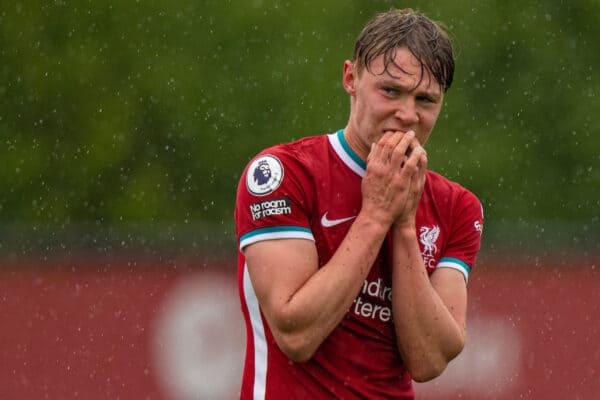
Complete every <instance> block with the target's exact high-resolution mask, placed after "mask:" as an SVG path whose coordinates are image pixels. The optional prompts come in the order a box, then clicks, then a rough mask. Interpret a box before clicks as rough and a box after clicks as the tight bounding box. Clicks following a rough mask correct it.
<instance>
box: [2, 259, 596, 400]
mask: <svg viewBox="0 0 600 400" xmlns="http://www.w3.org/2000/svg"><path fill="white" fill-rule="evenodd" d="M42 264H43V265H42ZM208 264H210V265H208ZM0 275H1V277H0V307H1V309H2V312H1V313H0V319H1V321H0V326H2V329H0V351H1V353H2V356H1V361H0V398H2V399H42V398H49V399H76V398H81V399H106V398H113V399H117V398H118V399H166V400H179V399H233V398H236V397H238V390H239V382H240V376H241V364H242V359H243V355H244V350H245V347H244V346H245V345H244V339H245V332H244V326H243V322H242V317H241V313H240V311H239V300H238V295H237V287H236V272H235V261H232V260H224V261H223V260H220V261H214V262H212V261H211V262H210V263H207V262H206V261H197V260H196V261H194V260H178V261H177V260H176V261H173V260H171V261H169V262H168V263H163V262H158V261H152V260H150V261H149V260H145V261H131V260H129V261H128V260H125V259H124V260H118V261H115V260H111V261H103V260H99V259H94V260H93V261H91V262H90V261H82V260H77V261H74V260H67V261H52V262H48V261H44V262H43V263H42V262H40V263H39V265H38V264H36V263H24V262H23V261H19V262H16V261H14V260H12V261H7V262H4V265H3V266H2V268H1V269H0ZM599 289H600V275H599V273H598V258H593V257H592V258H590V257H587V258H585V259H584V260H577V261H575V260H573V262H572V263H570V264H568V265H567V264H566V263H564V262H559V261H555V262H548V261H541V260H536V259H532V260H523V261H519V262H515V261H510V262H502V261H500V260H482V261H481V262H480V263H479V265H478V269H477V270H475V271H474V273H473V274H472V277H471V280H470V282H469V323H468V339H467V345H466V347H465V350H464V351H463V353H461V355H460V356H459V357H458V358H457V359H456V360H454V361H453V362H452V363H451V364H450V366H449V367H448V369H447V370H446V371H445V372H444V374H443V375H442V376H441V377H439V378H437V379H436V380H434V381H431V382H428V383H425V384H417V385H416V392H417V398H418V399H448V398H462V399H514V398H522V399H540V398H544V399H564V398H570V399H590V398H594V397H595V396H597V394H598V393H600V378H599V376H600V304H599V302H598V290H599Z"/></svg>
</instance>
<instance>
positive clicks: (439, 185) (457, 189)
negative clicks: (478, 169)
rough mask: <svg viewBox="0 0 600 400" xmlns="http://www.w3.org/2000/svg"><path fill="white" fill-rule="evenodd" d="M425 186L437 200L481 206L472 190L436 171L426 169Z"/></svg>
mask: <svg viewBox="0 0 600 400" xmlns="http://www.w3.org/2000/svg"><path fill="white" fill-rule="evenodd" d="M425 186H426V191H427V192H428V193H429V194H430V195H431V196H433V197H435V198H436V199H437V200H438V201H442V202H448V203H452V204H457V203H460V204H464V205H467V204H470V205H474V204H476V205H478V207H481V202H480V201H479V199H478V198H477V196H476V195H475V194H474V193H473V192H471V191H470V190H469V189H467V188H465V187H464V186H462V185H461V184H460V183H458V182H455V181H453V180H450V179H448V178H446V177H445V176H443V175H441V174H439V173H437V172H434V171H430V170H427V178H426V181H425Z"/></svg>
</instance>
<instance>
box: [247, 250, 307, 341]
mask: <svg viewBox="0 0 600 400" xmlns="http://www.w3.org/2000/svg"><path fill="white" fill-rule="evenodd" d="M244 256H245V259H246V265H247V268H248V273H249V275H250V280H251V282H252V286H253V288H254V291H255V293H256V296H257V298H258V302H259V304H260V307H261V309H262V311H263V314H264V315H265V317H266V318H267V321H268V322H269V325H270V327H271V330H272V331H273V333H274V334H277V331H279V330H282V331H285V330H287V328H288V327H289V325H290V324H292V325H293V324H294V323H296V321H293V320H291V318H289V316H290V315H291V314H292V312H293V310H289V307H288V305H289V302H290V300H291V298H292V296H293V295H294V294H295V293H296V292H297V291H298V290H299V289H300V288H301V287H302V286H303V285H304V284H305V283H306V281H307V280H308V279H309V278H310V277H311V276H312V275H313V274H314V273H315V272H316V271H317V269H318V257H317V250H316V247H315V244H314V242H313V241H312V240H305V239H276V240H265V241H261V242H257V243H253V244H251V245H249V246H247V247H246V248H245V249H244Z"/></svg>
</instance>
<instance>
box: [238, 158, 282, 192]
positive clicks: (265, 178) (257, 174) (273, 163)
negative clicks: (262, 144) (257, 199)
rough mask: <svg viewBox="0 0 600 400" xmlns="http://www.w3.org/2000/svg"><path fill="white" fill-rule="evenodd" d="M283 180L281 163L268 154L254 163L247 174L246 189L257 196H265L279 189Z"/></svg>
mask: <svg viewBox="0 0 600 400" xmlns="http://www.w3.org/2000/svg"><path fill="white" fill-rule="evenodd" d="M282 180H283V166H282V164H281V161H279V159H278V158H277V157H275V156H273V155H270V154H267V155H264V156H262V157H259V158H257V159H255V160H254V161H252V163H251V164H250V166H249V167H248V172H247V173H246V187H247V188H248V191H249V192H250V193H252V194H253V195H255V196H264V195H266V194H269V193H271V192H273V191H274V190H275V189H277V188H278V187H279V185H280V184H281V181H282Z"/></svg>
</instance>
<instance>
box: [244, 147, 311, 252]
mask: <svg viewBox="0 0 600 400" xmlns="http://www.w3.org/2000/svg"><path fill="white" fill-rule="evenodd" d="M282 146H283V145H280V146H275V147H273V148H270V149H267V150H265V151H264V152H262V153H260V154H259V155H257V156H256V157H255V158H254V159H252V160H251V161H250V162H249V163H248V165H247V166H246V168H245V169H244V173H243V174H242V176H241V178H240V181H239V184H238V189H237V196H236V205H235V212H234V218H235V224H236V233H237V239H238V245H239V249H240V251H243V249H244V248H245V247H246V246H248V245H249V244H252V243H255V242H258V241H261V240H272V239H284V238H299V239H308V240H313V241H314V236H313V234H312V231H311V229H310V208H311V205H310V199H314V195H313V193H312V191H313V185H312V183H311V182H312V181H311V179H310V174H309V172H308V171H307V169H306V168H304V166H303V165H302V164H301V162H300V161H299V160H298V158H297V157H294V154H293V153H292V152H290V151H286V149H285V148H284V147H282Z"/></svg>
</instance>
